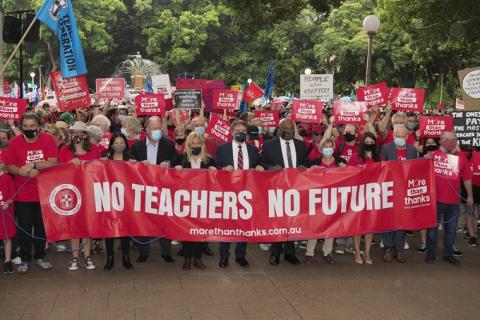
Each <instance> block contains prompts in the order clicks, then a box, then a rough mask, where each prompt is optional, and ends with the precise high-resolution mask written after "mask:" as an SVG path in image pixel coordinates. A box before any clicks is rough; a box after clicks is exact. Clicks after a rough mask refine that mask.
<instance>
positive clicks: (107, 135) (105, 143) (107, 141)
mask: <svg viewBox="0 0 480 320" xmlns="http://www.w3.org/2000/svg"><path fill="white" fill-rule="evenodd" d="M110 139H112V133H111V132H107V133H105V134H104V135H103V137H102V140H100V142H99V143H98V145H99V146H101V147H102V149H103V150H102V151H105V150H108V145H109V144H110Z"/></svg>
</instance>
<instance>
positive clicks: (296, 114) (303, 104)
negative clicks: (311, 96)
mask: <svg viewBox="0 0 480 320" xmlns="http://www.w3.org/2000/svg"><path fill="white" fill-rule="evenodd" d="M322 112H323V103H322V102H321V101H311V100H294V101H293V104H292V120H293V121H299V122H305V123H321V122H322Z"/></svg>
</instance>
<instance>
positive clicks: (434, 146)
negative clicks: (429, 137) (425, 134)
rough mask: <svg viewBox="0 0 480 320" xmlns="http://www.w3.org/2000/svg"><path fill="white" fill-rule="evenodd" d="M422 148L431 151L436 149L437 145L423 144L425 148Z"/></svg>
mask: <svg viewBox="0 0 480 320" xmlns="http://www.w3.org/2000/svg"><path fill="white" fill-rule="evenodd" d="M423 149H425V151H427V152H432V151H436V150H438V146H436V145H434V144H431V145H429V146H425V148H423Z"/></svg>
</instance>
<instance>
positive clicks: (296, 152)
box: [260, 119, 308, 265]
mask: <svg viewBox="0 0 480 320" xmlns="http://www.w3.org/2000/svg"><path fill="white" fill-rule="evenodd" d="M278 134H279V137H278V138H274V139H272V140H269V141H266V142H265V143H264V144H263V148H262V153H261V156H260V158H261V163H262V166H263V167H264V168H265V169H267V170H271V171H278V170H281V169H282V168H297V169H298V170H300V171H303V170H305V169H306V167H307V165H308V158H307V148H306V146H305V143H304V142H303V141H301V140H297V139H294V135H295V123H294V122H293V121H292V120H290V119H283V120H282V121H281V122H280V125H279V127H278ZM282 250H283V252H284V256H283V258H284V259H285V260H286V261H288V262H289V263H291V264H300V261H299V260H298V259H297V257H296V256H295V246H294V243H293V241H287V242H277V243H272V254H271V256H270V264H271V265H278V264H279V263H280V254H281V253H282Z"/></svg>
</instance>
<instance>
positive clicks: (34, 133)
mask: <svg viewBox="0 0 480 320" xmlns="http://www.w3.org/2000/svg"><path fill="white" fill-rule="evenodd" d="M23 135H24V136H25V137H26V138H27V139H33V138H35V137H36V136H38V129H36V130H23Z"/></svg>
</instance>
